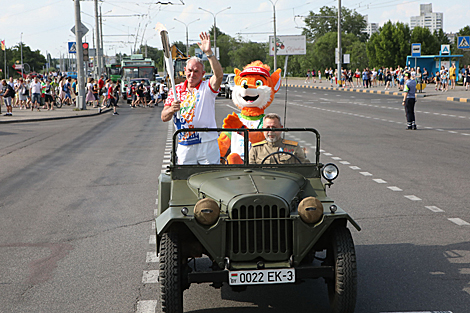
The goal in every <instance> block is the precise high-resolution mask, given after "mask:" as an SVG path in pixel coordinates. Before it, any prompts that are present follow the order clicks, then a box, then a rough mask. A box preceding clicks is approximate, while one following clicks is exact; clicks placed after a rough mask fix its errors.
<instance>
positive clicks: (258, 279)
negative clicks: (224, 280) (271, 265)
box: [229, 269, 295, 286]
mask: <svg viewBox="0 0 470 313" xmlns="http://www.w3.org/2000/svg"><path fill="white" fill-rule="evenodd" d="M294 282H295V270H294V269H268V270H249V271H232V272H229V284H230V285H232V286H235V285H260V284H263V285H264V284H285V283H294Z"/></svg>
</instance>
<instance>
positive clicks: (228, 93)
mask: <svg viewBox="0 0 470 313" xmlns="http://www.w3.org/2000/svg"><path fill="white" fill-rule="evenodd" d="M234 86H235V74H230V75H228V77H227V82H226V83H225V84H224V85H223V89H224V94H225V98H227V99H232V91H233V87H234Z"/></svg>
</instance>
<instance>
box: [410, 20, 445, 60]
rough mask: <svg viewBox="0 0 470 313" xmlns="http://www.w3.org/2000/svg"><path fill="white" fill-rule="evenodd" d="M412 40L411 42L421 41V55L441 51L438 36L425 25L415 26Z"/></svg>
mask: <svg viewBox="0 0 470 313" xmlns="http://www.w3.org/2000/svg"><path fill="white" fill-rule="evenodd" d="M441 31H442V30H441ZM410 41H411V43H421V55H435V54H437V53H438V52H439V48H440V44H439V43H438V39H437V37H436V36H434V35H432V34H431V31H430V30H429V29H427V28H425V27H420V26H417V27H415V28H413V31H412V32H411V37H410Z"/></svg>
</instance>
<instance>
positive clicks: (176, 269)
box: [159, 233, 183, 313]
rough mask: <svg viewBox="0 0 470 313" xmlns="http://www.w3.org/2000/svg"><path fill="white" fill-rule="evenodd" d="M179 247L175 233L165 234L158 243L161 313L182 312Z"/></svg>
mask: <svg viewBox="0 0 470 313" xmlns="http://www.w3.org/2000/svg"><path fill="white" fill-rule="evenodd" d="M181 260H182V257H181V245H180V243H179V238H178V235H177V234H176V233H165V234H163V236H162V239H161V241H160V273H159V279H160V303H161V308H162V311H163V312H166V313H181V312H183V287H182V279H181V277H182V275H181V269H182V261H181Z"/></svg>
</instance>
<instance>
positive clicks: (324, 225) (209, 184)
mask: <svg viewBox="0 0 470 313" xmlns="http://www.w3.org/2000/svg"><path fill="white" fill-rule="evenodd" d="M210 131H212V132H214V131H215V132H218V133H221V132H227V133H230V134H232V135H238V136H240V137H241V138H242V146H241V148H242V149H241V150H242V156H243V157H244V158H243V164H214V165H178V164H177V157H176V149H177V143H178V138H179V137H180V136H182V135H184V133H188V132H210ZM260 131H268V129H258V130H250V129H222V128H217V129H188V130H178V131H176V132H175V133H174V135H173V149H172V156H171V164H170V165H169V166H168V170H167V171H166V172H165V173H162V174H161V175H160V177H159V185H158V209H157V217H156V234H157V254H159V262H160V265H159V266H160V271H159V282H160V286H161V288H160V301H159V304H160V305H161V308H162V310H163V312H182V311H183V291H184V290H185V289H188V288H189V286H190V284H192V283H212V286H213V287H216V288H220V287H221V286H222V284H227V285H228V286H230V287H231V288H232V289H234V290H237V291H242V290H244V289H246V288H247V286H250V285H263V284H286V287H287V285H288V284H299V283H301V282H302V281H304V280H305V279H316V278H323V279H324V280H325V283H326V285H327V289H328V295H329V299H330V304H331V307H332V310H333V312H353V311H354V307H355V303H356V285H357V276H356V256H355V249H354V242H353V239H352V236H351V233H350V231H349V229H348V228H347V227H346V226H347V224H348V222H349V223H350V224H352V225H353V226H354V227H355V228H356V229H357V230H360V227H359V225H358V224H357V223H356V222H355V221H354V220H353V219H352V218H351V217H350V216H349V215H348V214H347V213H346V212H345V211H344V210H342V209H341V208H340V207H339V205H338V204H336V203H335V202H334V201H333V200H332V199H330V198H329V197H328V196H327V194H326V186H331V185H332V184H333V180H334V179H335V178H336V177H337V176H338V173H339V171H338V168H337V167H336V166H335V165H334V164H331V163H329V164H322V163H320V134H319V133H318V131H317V130H315V129H313V128H282V129H274V130H273V129H269V131H280V132H282V133H283V134H282V138H285V139H284V141H285V142H286V144H289V145H291V146H299V147H298V149H300V148H301V149H303V151H304V152H306V157H307V158H308V163H307V162H304V163H303V162H300V161H295V162H291V164H285V163H286V162H282V160H285V158H284V159H283V158H281V155H282V156H285V155H287V157H288V158H291V157H293V153H292V150H293V149H291V150H290V149H279V150H278V151H276V152H274V153H271V155H269V156H268V157H267V158H266V159H268V158H271V159H273V158H274V161H275V160H276V159H277V160H278V161H279V162H276V161H275V162H269V163H268V162H262V163H263V164H250V163H249V157H248V156H249V154H250V149H254V148H255V147H256V146H258V145H259V144H255V145H253V146H252V145H251V144H250V142H249V140H248V139H249V138H250V135H253V134H254V133H256V132H257V133H258V134H259V133H260ZM243 139H244V140H243ZM286 150H288V151H286ZM289 153H290V154H292V155H289ZM322 178H323V181H322ZM201 257H203V258H205V259H206V260H210V261H208V262H206V263H209V266H198V264H199V263H197V261H196V259H198V258H201Z"/></svg>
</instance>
